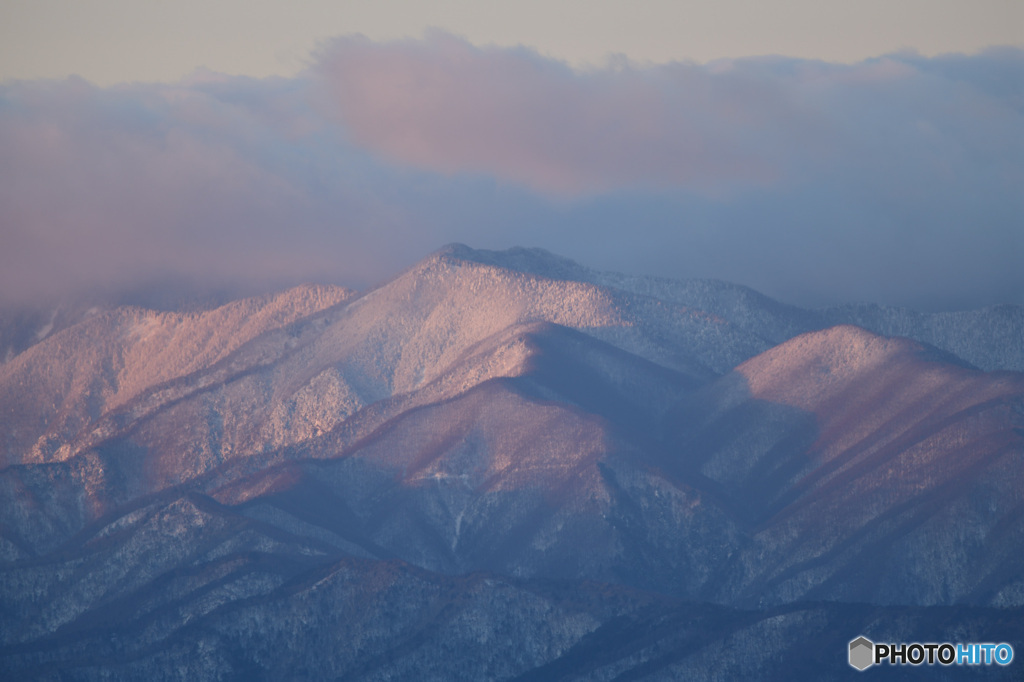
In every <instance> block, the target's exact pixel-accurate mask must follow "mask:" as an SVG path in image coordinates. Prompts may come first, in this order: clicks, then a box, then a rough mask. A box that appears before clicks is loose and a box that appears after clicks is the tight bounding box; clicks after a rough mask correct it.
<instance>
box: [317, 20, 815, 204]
mask: <svg viewBox="0 0 1024 682" xmlns="http://www.w3.org/2000/svg"><path fill="white" fill-rule="evenodd" d="M316 72H317V73H318V75H319V76H320V77H321V78H322V79H323V81H324V83H325V84H326V85H327V87H328V88H330V90H331V92H333V94H334V96H335V97H334V104H335V106H336V107H337V111H338V113H339V114H340V116H341V119H342V120H343V121H344V124H345V126H346V127H347V129H348V130H349V131H350V133H351V135H352V136H353V138H354V139H355V140H356V141H357V142H358V143H360V144H362V145H365V146H366V147H369V148H372V149H374V150H377V151H379V152H381V153H383V154H385V155H387V156H388V157H389V158H392V159H395V160H398V161H401V162H405V163H410V164H414V165H416V166H419V167H422V168H427V169H431V170H438V171H442V172H445V173H459V172H470V173H472V172H478V173H486V174H492V175H496V176H498V177H502V178H505V179H508V180H512V181H514V182H518V183H521V184H523V185H526V186H529V187H531V188H533V189H535V190H540V191H542V192H549V193H556V194H558V193H560V194H569V195H579V194H587V193H590V194H593V193H599V192H602V191H607V190H613V189H620V188H638V187H640V188H642V187H654V188H659V187H671V186H687V187H693V188H700V189H704V190H714V189H716V188H721V187H723V186H724V185H725V184H729V185H734V184H755V185H766V184H771V183H772V182H773V181H775V180H776V179H777V178H779V176H780V175H781V174H782V173H783V172H784V171H785V170H786V166H787V154H786V153H785V151H784V148H785V147H786V146H790V145H795V144H799V143H801V142H802V141H805V140H809V141H811V142H812V143H814V144H821V143H822V140H821V139H820V133H821V132H822V131H821V130H819V126H818V124H817V122H816V120H815V112H814V111H812V110H808V109H807V108H805V107H801V106H799V104H798V103H797V102H795V101H794V100H793V99H792V98H790V97H788V93H787V92H786V89H785V88H779V87H775V84H773V83H764V82H762V81H761V80H760V79H758V78H751V77H750V76H749V75H748V74H747V73H745V72H743V71H742V70H741V69H733V68H723V69H722V70H720V71H716V70H715V69H709V68H705V67H702V66H697V65H691V64H672V65H664V66H658V67H648V68H644V67H638V66H634V65H631V64H629V63H627V62H625V61H620V62H617V63H615V64H614V65H611V66H608V67H606V68H604V69H599V70H593V71H582V72H581V71H574V70H572V69H570V68H569V67H568V66H566V65H564V64H562V63H560V62H557V61H554V60H550V59H545V58H543V57H541V56H539V55H537V54H536V53H534V52H531V51H529V50H526V49H506V48H478V47H474V46H473V45H470V44H469V43H466V42H465V41H462V40H460V39H458V38H455V37H452V36H449V35H446V34H433V35H432V36H431V37H430V38H429V39H427V40H424V41H406V42H398V43H390V44H379V43H373V42H370V41H368V40H365V39H361V38H345V39H339V40H336V41H334V42H333V43H330V44H329V45H328V46H327V47H326V48H325V49H324V51H323V54H322V56H321V61H320V63H319V65H318V67H317V68H316ZM766 126H773V129H772V131H771V135H772V137H771V139H769V137H768V136H767V135H766V134H765V133H766V132H768V131H767V130H766V129H765V128H766ZM816 138H817V139H816Z"/></svg>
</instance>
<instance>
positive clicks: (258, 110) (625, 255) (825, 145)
mask: <svg viewBox="0 0 1024 682" xmlns="http://www.w3.org/2000/svg"><path fill="white" fill-rule="evenodd" d="M1022 47H1024V4H1022V3H1020V2H1010V1H1004V0H984V1H976V2H948V1H940V0H929V1H917V0H907V1H904V2H892V1H891V0H890V1H889V2H885V3H882V2H875V1H874V0H861V1H860V2H835V1H832V2H828V1H824V0H816V1H814V2H809V1H808V2H805V1H803V0H779V1H775V2H768V1H761V2H751V1H747V0H720V1H719V2H678V1H677V2H633V3H621V2H607V1H605V0H590V1H589V2H575V1H563V2H558V1H552V0H548V1H547V2H533V1H532V0H520V1H519V2H514V3H513V2H503V1H494V2H472V3H469V2H411V1H409V0H403V1H399V0H379V1H377V2H360V1H352V2H333V3H328V2H297V3H295V2H293V3H288V4H285V3H280V2H269V1H266V0H252V1H249V2H244V3H243V2H235V1H234V0H226V1H223V2H215V3H210V2H204V3H199V2H192V1H191V0H184V1H180V2H176V3H162V2H153V3H138V2H123V1H121V0H95V1H78V2H70V1H66V0H62V1H56V0H36V1H34V2H22V1H20V0H16V1H8V2H6V3H4V4H3V5H2V6H0V179H2V182H0V303H25V302H29V303H31V302H36V301H43V300H50V299H52V298H55V297H63V296H68V295H71V294H73V293H82V292H107V293H110V294H112V295H116V294H121V293H124V292H130V291H133V290H145V289H147V288H150V289H151V288H153V287H161V286H178V285H180V284H181V283H188V285H189V286H192V287H195V288H197V289H203V288H210V289H217V290H219V291H227V292H231V293H238V294H242V293H254V292H258V291H264V290H268V289H272V288H277V287H281V286H287V285H289V284H295V283H298V282H303V281H329V282H337V283H340V284H346V285H349V286H356V287H358V288H362V287H366V286H371V285H373V284H376V283H379V282H381V281H382V280H384V279H386V278H387V277H389V276H392V275H393V274H395V273H396V272H397V271H398V270H399V269H401V268H403V267H406V266H408V265H409V264H411V263H412V262H414V261H415V260H417V259H419V258H421V257H423V256H424V255H426V254H427V253H429V252H431V251H433V250H435V249H437V248H439V247H440V246H442V245H443V244H446V243H449V242H453V241H460V242H465V243H467V244H469V245H471V246H474V247H479V248H507V247H510V246H514V245H523V246H540V247H543V248H547V249H549V250H551V251H554V252H556V253H559V254H561V255H565V256H568V257H571V258H574V259H576V260H578V261H580V262H581V263H584V264H586V265H589V266H592V267H597V268H602V269H612V270H619V271H625V272H633V273H638V274H654V275H662V276H670V277H713V278H718V279H725V280H729V281H734V282H738V283H741V284H746V285H749V286H752V287H754V288H756V289H758V290H760V291H762V292H764V293H767V294H769V295H772V296H775V297H776V298H779V299H781V300H783V301H786V302H792V303H797V304H801V305H809V306H821V305H832V304H840V303H847V302H863V301H870V302H878V303H883V304H891V305H905V306H910V307H914V308H919V309H927V310H937V309H963V308H973V307H979V306H984V305H994V304H1000V303H1017V304H1024V267H1022V265H1024V199H1022V195H1024V192H1022V191H1021V188H1022V187H1024V50H1022Z"/></svg>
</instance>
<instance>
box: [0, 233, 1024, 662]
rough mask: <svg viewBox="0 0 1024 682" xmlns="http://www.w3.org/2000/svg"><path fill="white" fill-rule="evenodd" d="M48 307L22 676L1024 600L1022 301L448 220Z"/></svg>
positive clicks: (822, 630)
mask: <svg viewBox="0 0 1024 682" xmlns="http://www.w3.org/2000/svg"><path fill="white" fill-rule="evenodd" d="M43 317H45V315H43V314H40V315H36V316H35V317H33V316H28V317H23V318H19V319H21V322H18V321H10V320H9V321H8V322H7V323H5V324H6V325H7V326H6V327H3V328H4V329H8V330H14V331H12V332H11V333H10V334H9V337H10V338H17V339H21V340H22V341H21V342H20V343H21V345H20V346H19V347H18V348H19V350H18V352H16V353H15V352H12V353H10V354H9V357H8V360H7V361H6V362H5V363H4V364H3V365H0V414H2V415H3V419H2V421H0V448H2V449H0V462H3V464H4V466H3V468H2V469H0V558H2V561H3V563H2V564H0V614H3V615H0V670H4V671H6V672H8V673H10V674H11V675H13V676H14V677H15V678H25V679H101V678H108V677H110V676H113V677H117V678H124V679H142V678H153V679H182V678H187V679H261V678H265V679H287V678H293V679H485V678H486V679H517V678H521V679H616V676H625V677H626V678H629V679H674V678H676V677H679V676H684V677H685V676H700V677H704V678H707V679H735V678H737V677H751V676H753V677H757V678H765V679H792V675H793V671H794V670H803V673H801V675H805V676H807V677H813V678H829V677H838V676H839V675H842V674H844V673H846V671H847V670H848V668H847V666H846V659H845V655H846V653H845V647H846V643H847V642H848V641H849V640H850V639H853V638H854V637H856V636H858V635H860V634H865V635H868V636H869V637H870V636H871V635H872V634H875V635H876V636H878V637H889V638H890V640H892V641H896V640H893V639H892V638H893V637H897V636H899V637H904V638H908V641H917V640H922V641H935V640H936V639H938V638H945V639H950V638H953V637H954V636H955V637H958V638H960V639H961V640H962V639H964V638H965V637H970V638H973V639H975V640H977V641H1010V638H1011V637H1018V638H1019V637H1020V635H1021V634H1024V625H1022V624H1024V618H1021V616H1022V615H1024V551H1021V550H1022V549H1024V517H1022V516H1021V511H1020V510H1021V509H1024V374H1022V373H1021V372H1020V371H1019V370H1021V369H1022V368H1024V347H1022V338H1024V315H1022V312H1021V310H1020V309H1019V308H1015V307H1000V308H993V309H987V310H983V311H975V312H971V313H950V314H933V315H925V314H919V313H913V312H910V311H900V310H894V309H882V308H877V307H871V306H861V307H846V308H841V309H839V308H837V309H830V310H817V311H808V310H801V309H798V308H794V307H791V306H786V305H783V304H780V303H778V302H775V301H772V300H771V299H768V298H766V297H764V296H762V295H760V294H758V293H756V292H754V291H751V290H749V289H746V288H743V287H739V286H735V285H730V284H725V283H721V282H713V281H675V280H666V279H654V278H639V277H629V276H624V275H617V274H612V273H601V272H595V271H592V270H589V269H586V268H583V267H581V266H579V265H577V264H575V263H573V262H572V261H569V260H566V259H563V258H560V257H557V256H554V255H552V254H549V253H546V252H543V251H540V250H534V249H513V250H510V251H505V252H486V251H475V250H472V249H469V248H468V247H465V246H461V245H454V246H450V247H447V248H445V249H443V250H441V251H440V252H438V253H436V254H434V255H432V256H430V257H428V258H427V259H425V260H424V261H422V262H420V263H418V264H417V265H416V266H414V267H412V268H410V269H409V270H408V271H406V272H404V273H401V274H400V275H398V276H397V277H396V278H395V279H393V280H391V281H390V282H388V283H386V284H384V285H382V286H380V287H378V288H376V289H373V290H371V291H368V292H365V293H362V294H354V293H353V292H350V291H347V290H343V289H338V288H330V287H300V288H297V289H293V290H289V291H286V292H282V293H281V294H278V295H276V296H268V297H262V298H258V299H245V300H241V301H236V302H232V303H229V304H227V305H225V306H222V307H219V308H214V309H210V310H205V311H196V312H191V313H173V312H156V311H152V310H146V309H141V308H112V309H107V310H99V311H98V312H95V313H93V314H89V315H84V316H82V317H81V319H80V321H74V320H73V319H71V318H69V321H68V323H66V324H62V325H55V327H56V328H55V329H50V330H47V332H46V333H44V334H38V333H37V334H35V335H34V336H30V335H29V334H27V332H25V331H24V330H22V331H18V330H19V329H21V328H20V327H19V326H18V325H19V324H21V325H25V324H29V322H31V323H32V324H38V323H39V322H40V320H41V319H42V318H43ZM25 320H28V322H26V321H25ZM42 322H44V323H45V322H46V320H42ZM855 325H856V326H855ZM26 338H30V339H31V342H25V341H24V339H26ZM12 347H13V346H12ZM986 370H987V371H986ZM986 637H987V639H986ZM929 638H931V639H929ZM805 641H806V642H817V643H818V645H819V646H818V649H816V650H815V651H817V653H816V654H815V656H817V658H812V659H801V662H800V665H802V666H803V668H800V667H797V668H793V667H792V666H793V665H794V663H793V660H791V659H793V658H795V653H794V652H797V651H799V650H800V649H799V647H798V646H797V645H798V643H799V642H805ZM1018 641H1019V639H1018ZM829 647H832V648H833V649H834V650H832V649H829ZM787 652H789V653H787ZM879 672H881V671H879ZM934 672H937V673H938V674H940V675H941V673H942V672H943V671H938V670H937V671H934Z"/></svg>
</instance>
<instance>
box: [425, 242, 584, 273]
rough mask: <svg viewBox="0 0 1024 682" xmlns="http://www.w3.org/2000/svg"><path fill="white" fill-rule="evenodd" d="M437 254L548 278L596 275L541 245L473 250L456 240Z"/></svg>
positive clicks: (436, 254) (450, 258) (450, 259)
mask: <svg viewBox="0 0 1024 682" xmlns="http://www.w3.org/2000/svg"><path fill="white" fill-rule="evenodd" d="M434 256H435V257H436V258H438V259H441V260H446V261H449V262H452V261H462V262H468V263H479V264H481V265H491V266H494V267H498V268H503V269H505V270H512V271H514V272H521V273H523V274H528V275H539V276H541V277H546V278H548V279H564V280H577V281H588V280H589V279H590V278H591V276H592V275H593V273H592V271H591V270H590V269H589V268H586V267H583V266H582V265H580V264H579V263H577V262H576V261H574V260H572V259H569V258H565V257H563V256H558V255H556V254H553V253H551V252H550V251H547V250H545V249H541V248H538V247H522V246H515V247H512V248H509V249H505V250H503V251H493V250H488V249H474V248H471V247H469V246H467V245H465V244H460V243H457V242H456V243H452V244H448V245H446V246H444V247H442V248H441V249H439V250H438V251H437V252H435V254H434Z"/></svg>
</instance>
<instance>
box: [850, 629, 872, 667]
mask: <svg viewBox="0 0 1024 682" xmlns="http://www.w3.org/2000/svg"><path fill="white" fill-rule="evenodd" d="M874 662H875V643H874V642H872V641H871V640H870V639H868V638H867V637H863V636H862V637H858V638H857V639H855V640H853V641H852V642H850V665H852V666H853V667H854V668H856V669H857V670H864V669H865V668H867V667H868V666H870V665H871V664H872V663H874Z"/></svg>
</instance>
